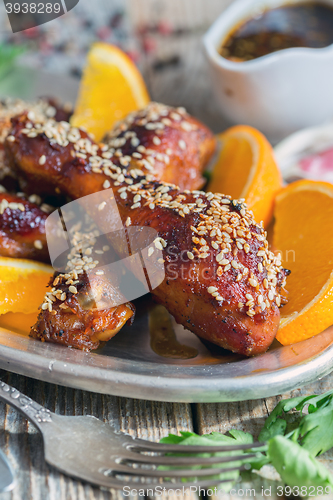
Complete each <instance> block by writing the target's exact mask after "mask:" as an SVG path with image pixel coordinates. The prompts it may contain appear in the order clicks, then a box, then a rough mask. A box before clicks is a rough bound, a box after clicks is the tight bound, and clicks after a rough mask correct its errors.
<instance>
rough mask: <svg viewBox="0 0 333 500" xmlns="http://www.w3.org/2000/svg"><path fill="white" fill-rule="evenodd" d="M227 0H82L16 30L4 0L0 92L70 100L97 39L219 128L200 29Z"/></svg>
mask: <svg viewBox="0 0 333 500" xmlns="http://www.w3.org/2000/svg"><path fill="white" fill-rule="evenodd" d="M229 3H230V0H205V1H204V0H93V1H92V0H80V2H79V4H78V5H77V6H76V7H75V8H74V9H73V10H72V11H70V12H68V13H67V14H66V15H64V16H62V17H60V18H58V19H55V20H53V21H51V22H49V23H46V24H44V25H42V26H40V27H37V28H32V29H30V30H26V31H24V32H20V33H15V34H13V33H12V31H11V29H10V25H9V22H8V18H7V15H6V12H5V7H4V4H3V3H2V2H1V3H0V42H1V46H0V96H4V95H11V96H20V97H22V98H28V99H29V98H33V97H35V96H39V95H55V96H59V97H60V98H61V99H62V100H64V101H72V102H73V101H75V96H76V91H77V87H78V83H79V79H80V77H81V74H82V68H83V66H84V63H85V58H86V54H87V51H88V49H89V47H90V45H91V43H92V42H94V41H96V40H102V41H105V42H109V43H114V44H116V45H118V46H119V47H121V48H122V49H123V50H125V51H126V52H127V53H128V54H129V55H130V57H131V58H132V59H133V60H134V61H135V63H136V64H137V65H138V66H139V68H140V70H141V71H142V73H143V76H144V78H145V80H146V84H147V86H148V89H149V92H150V94H151V96H152V98H153V99H154V100H157V101H161V102H164V103H166V104H171V105H182V106H185V107H186V108H187V109H188V110H189V111H190V112H191V113H193V114H194V115H196V116H197V117H199V118H200V119H202V120H203V121H204V122H205V123H207V125H209V126H210V127H212V128H213V130H215V131H220V130H222V129H223V128H225V123H224V121H223V118H222V117H221V115H220V113H218V112H217V109H216V103H214V99H213V97H212V93H211V92H212V91H211V85H210V80H209V75H208V68H207V63H206V61H205V59H204V55H203V48H202V36H203V34H204V33H205V32H206V30H207V29H208V27H209V26H210V25H211V24H212V22H213V21H214V20H215V19H216V18H217V16H218V15H219V14H220V13H221V12H222V11H223V10H224V9H225V8H226V7H227V5H228V4H229ZM60 77H61V78H60ZM110 92H112V89H110Z"/></svg>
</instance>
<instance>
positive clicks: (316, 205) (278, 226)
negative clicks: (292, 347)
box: [273, 180, 333, 345]
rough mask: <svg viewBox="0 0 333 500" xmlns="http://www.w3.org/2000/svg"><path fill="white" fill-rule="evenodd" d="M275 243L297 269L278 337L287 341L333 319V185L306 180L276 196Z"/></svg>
mask: <svg viewBox="0 0 333 500" xmlns="http://www.w3.org/2000/svg"><path fill="white" fill-rule="evenodd" d="M274 216H275V225H274V235H273V246H274V248H275V249H277V250H278V251H280V253H281V257H282V259H281V260H282V264H283V265H284V267H286V268H288V269H290V270H291V274H290V276H289V277H288V279H287V285H286V289H287V290H288V292H289V302H288V303H287V304H286V305H285V306H284V307H283V308H282V309H281V323H280V329H279V331H278V334H277V336H276V338H277V340H278V341H279V342H281V344H283V345H289V344H292V343H294V342H299V341H301V340H305V339H308V338H310V337H312V336H314V335H317V334H318V333H320V332H322V331H323V330H325V328H327V327H328V326H330V325H332V324H333V251H332V250H333V225H332V220H333V185H332V184H329V183H326V182H316V181H309V180H302V181H298V182H294V183H292V184H290V185H289V186H287V187H286V188H284V189H283V190H281V192H280V193H279V194H278V196H277V198H276V206H275V210H274Z"/></svg>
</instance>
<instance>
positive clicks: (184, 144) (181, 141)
mask: <svg viewBox="0 0 333 500" xmlns="http://www.w3.org/2000/svg"><path fill="white" fill-rule="evenodd" d="M178 146H179V147H180V149H182V150H185V149H186V142H185V141H184V140H183V139H181V140H180V141H178Z"/></svg>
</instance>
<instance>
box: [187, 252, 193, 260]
mask: <svg viewBox="0 0 333 500" xmlns="http://www.w3.org/2000/svg"><path fill="white" fill-rule="evenodd" d="M187 257H188V258H189V259H190V260H193V259H194V255H193V253H192V252H187Z"/></svg>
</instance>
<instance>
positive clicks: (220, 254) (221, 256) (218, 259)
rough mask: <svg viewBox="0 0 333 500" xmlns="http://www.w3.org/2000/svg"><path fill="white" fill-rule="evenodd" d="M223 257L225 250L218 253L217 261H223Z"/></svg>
mask: <svg viewBox="0 0 333 500" xmlns="http://www.w3.org/2000/svg"><path fill="white" fill-rule="evenodd" d="M223 257H224V254H223V252H220V253H219V254H217V256H216V261H217V262H221V261H222V259H223ZM228 262H229V261H228Z"/></svg>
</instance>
